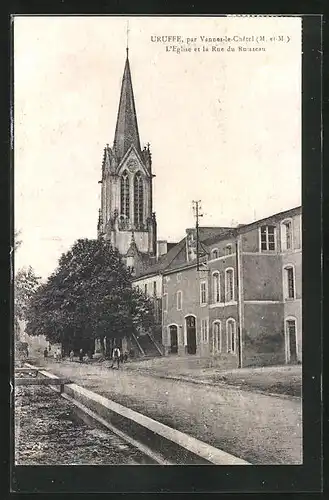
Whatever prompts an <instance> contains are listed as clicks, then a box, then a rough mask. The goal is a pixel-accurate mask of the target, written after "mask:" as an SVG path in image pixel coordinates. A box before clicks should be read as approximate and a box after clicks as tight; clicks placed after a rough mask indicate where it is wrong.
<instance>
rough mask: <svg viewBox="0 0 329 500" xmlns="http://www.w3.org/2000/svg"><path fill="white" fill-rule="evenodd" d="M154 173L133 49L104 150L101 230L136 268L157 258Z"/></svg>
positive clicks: (129, 264) (130, 264) (127, 63)
mask: <svg viewBox="0 0 329 500" xmlns="http://www.w3.org/2000/svg"><path fill="white" fill-rule="evenodd" d="M153 177H154V175H153V173H152V158H151V152H150V147H149V144H147V145H146V146H144V147H143V149H142V148H141V143H140V138H139V131H138V123H137V114H136V108H135V100H134V93H133V86H132V78H131V71H130V64H129V57H128V49H127V57H126V62H125V68H124V73H123V78H122V85H121V94H120V101H119V109H118V115H117V122H116V128H115V134H114V141H113V146H112V148H111V147H110V146H109V145H108V144H107V145H106V147H105V149H104V156H103V162H102V179H101V181H100V183H101V208H100V210H99V220H98V228H97V230H98V237H104V238H105V239H106V240H109V241H110V242H111V244H112V246H113V247H115V248H117V249H118V250H119V252H120V254H121V255H122V256H123V257H124V259H125V261H126V264H127V265H128V266H129V267H131V268H132V270H133V272H136V268H137V269H138V268H140V267H141V266H142V265H144V266H145V265H149V264H150V263H152V261H154V259H155V257H156V248H157V226H156V217H155V213H154V212H153V197H152V182H153Z"/></svg>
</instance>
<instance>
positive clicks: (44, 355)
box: [43, 347, 48, 359]
mask: <svg viewBox="0 0 329 500" xmlns="http://www.w3.org/2000/svg"><path fill="white" fill-rule="evenodd" d="M43 357H44V358H45V359H46V358H48V349H47V347H46V348H45V350H44V351H43Z"/></svg>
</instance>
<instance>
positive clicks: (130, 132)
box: [113, 51, 141, 160]
mask: <svg viewBox="0 0 329 500" xmlns="http://www.w3.org/2000/svg"><path fill="white" fill-rule="evenodd" d="M132 144H133V145H134V146H135V148H136V150H137V151H138V153H139V154H141V147H140V140H139V133H138V125H137V114H136V108H135V99H134V92H133V86H132V80H131V72H130V65H129V59H128V51H127V58H126V63H125V68H124V72H123V78H122V85H121V94H120V102H119V110H118V116H117V123H116V128H115V134H114V143H113V149H114V151H115V154H116V157H117V159H118V160H121V159H122V158H123V156H124V155H125V153H126V152H127V151H128V149H129V147H130V146H131V145H132Z"/></svg>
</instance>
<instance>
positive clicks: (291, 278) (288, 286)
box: [284, 266, 295, 299]
mask: <svg viewBox="0 0 329 500" xmlns="http://www.w3.org/2000/svg"><path fill="white" fill-rule="evenodd" d="M284 273H285V276H284V281H285V283H284V287H285V298H286V299H294V298H295V273H294V268H293V266H286V267H285V268H284Z"/></svg>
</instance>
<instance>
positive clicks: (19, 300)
mask: <svg viewBox="0 0 329 500" xmlns="http://www.w3.org/2000/svg"><path fill="white" fill-rule="evenodd" d="M39 280H40V278H39V277H38V276H36V275H35V272H34V270H33V268H32V267H31V266H29V267H23V268H21V269H19V270H18V271H17V273H16V276H15V279H14V317H15V332H16V338H17V339H18V337H19V321H25V320H26V319H27V316H26V314H27V310H28V309H29V305H30V302H31V300H32V297H33V295H34V294H35V292H36V290H37V288H38V286H39Z"/></svg>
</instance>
